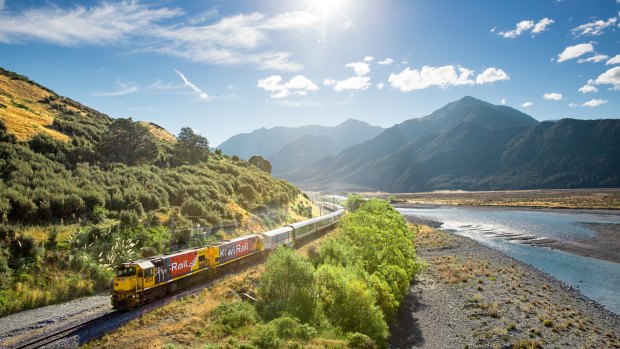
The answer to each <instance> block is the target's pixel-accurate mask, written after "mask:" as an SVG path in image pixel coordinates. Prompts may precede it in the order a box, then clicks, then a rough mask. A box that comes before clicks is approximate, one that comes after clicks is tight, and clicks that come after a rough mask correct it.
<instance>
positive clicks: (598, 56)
mask: <svg viewBox="0 0 620 349" xmlns="http://www.w3.org/2000/svg"><path fill="white" fill-rule="evenodd" d="M607 58H609V56H608V55H604V54H600V53H597V54H595V55H594V56H592V57H588V58H579V60H577V63H587V62H594V63H598V62H602V61H604V60H606V59H607Z"/></svg>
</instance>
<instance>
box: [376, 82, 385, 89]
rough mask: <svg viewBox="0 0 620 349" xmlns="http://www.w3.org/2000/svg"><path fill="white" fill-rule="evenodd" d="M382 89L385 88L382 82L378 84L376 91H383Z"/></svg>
mask: <svg viewBox="0 0 620 349" xmlns="http://www.w3.org/2000/svg"><path fill="white" fill-rule="evenodd" d="M384 87H385V84H384V83H383V82H380V83H378V84H377V90H383V88H384Z"/></svg>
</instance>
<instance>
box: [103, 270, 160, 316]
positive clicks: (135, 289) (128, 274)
mask: <svg viewBox="0 0 620 349" xmlns="http://www.w3.org/2000/svg"><path fill="white" fill-rule="evenodd" d="M154 274H155V273H154V266H153V264H152V263H151V262H148V261H147V262H141V263H123V264H121V265H119V266H118V267H117V268H116V275H115V276H114V283H113V285H112V306H113V307H114V308H134V307H135V306H136V305H138V302H139V300H140V297H139V293H140V292H142V291H143V290H144V289H145V288H149V287H152V286H154V284H155V276H154Z"/></svg>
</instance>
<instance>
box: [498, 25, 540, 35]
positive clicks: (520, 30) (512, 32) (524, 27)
mask: <svg viewBox="0 0 620 349" xmlns="http://www.w3.org/2000/svg"><path fill="white" fill-rule="evenodd" d="M533 27H534V21H521V22H519V23H517V25H516V27H515V29H514V30H510V31H501V32H499V33H498V34H499V35H501V36H503V37H505V38H516V37H517V36H519V35H521V34H523V33H524V32H526V31H528V30H530V29H532V28H533Z"/></svg>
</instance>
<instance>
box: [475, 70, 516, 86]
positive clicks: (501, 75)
mask: <svg viewBox="0 0 620 349" xmlns="http://www.w3.org/2000/svg"><path fill="white" fill-rule="evenodd" d="M502 80H510V77H509V76H508V74H506V72H505V71H503V70H502V69H497V68H487V69H485V70H484V71H483V72H482V73H480V74H478V76H477V77H476V84H478V85H482V84H490V83H494V82H495V81H502Z"/></svg>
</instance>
